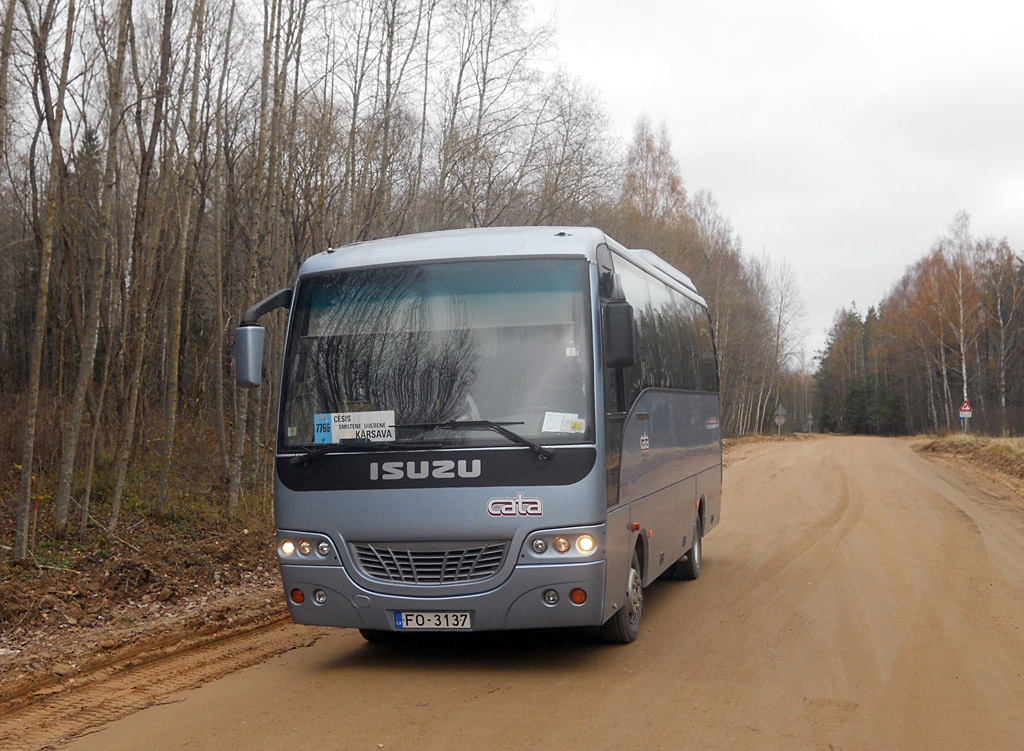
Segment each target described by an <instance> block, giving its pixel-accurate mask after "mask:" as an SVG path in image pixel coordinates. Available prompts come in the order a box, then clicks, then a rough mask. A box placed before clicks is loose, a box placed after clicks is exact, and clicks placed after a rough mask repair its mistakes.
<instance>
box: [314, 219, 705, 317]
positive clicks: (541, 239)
mask: <svg viewBox="0 0 1024 751" xmlns="http://www.w3.org/2000/svg"><path fill="white" fill-rule="evenodd" d="M602 243H608V245H609V246H610V247H612V248H614V249H616V250H619V251H623V250H625V251H626V252H627V254H628V256H629V257H630V260H632V261H633V262H634V263H636V264H637V265H638V266H640V267H642V268H644V269H645V270H646V271H647V272H648V273H651V274H653V275H654V276H656V277H661V278H662V279H665V278H666V277H667V278H668V279H669V280H671V281H672V282H673V283H674V284H676V285H681V286H683V287H684V288H685V292H687V293H688V295H689V296H690V297H694V298H696V300H697V302H699V303H700V304H701V305H704V306H705V307H706V306H707V303H706V302H705V301H704V299H703V298H701V297H700V296H699V294H698V293H697V288H696V287H695V286H694V284H693V282H692V281H691V280H690V278H689V277H688V276H686V274H684V273H682V272H681V271H679V270H678V269H676V268H675V267H674V266H672V265H671V264H669V263H668V261H665V260H664V259H663V258H661V257H659V256H657V255H656V254H655V253H653V252H652V251H650V250H634V251H631V250H627V249H626V248H623V246H622V245H620V244H619V243H617V242H615V241H614V240H612V239H611V238H609V237H607V236H606V235H605V234H604V232H602V231H601V230H599V229H597V228H595V227H557V226H556V227H486V228H473V229H455V230H442V231H438V232H422V233H418V234H412V235H398V236H396V237H388V238H382V239H380V240H369V241H365V242H359V243H353V244H352V245H345V246H342V247H340V248H328V249H327V250H325V251H323V252H322V253H318V254H316V255H315V256H312V257H310V258H308V259H307V260H306V261H305V263H303V264H302V267H301V268H300V269H299V276H304V275H307V274H319V273H323V272H327V271H341V270H345V269H354V268H366V267H373V266H392V265H395V264H403V263H414V262H417V261H427V260H430V261H436V260H446V261H453V260H472V259H480V258H501V257H514V258H524V257H526V258H528V257H533V256H536V257H538V258H541V257H545V256H547V257H551V256H562V257H572V256H578V257H580V258H585V259H587V260H589V261H594V260H596V255H597V246H598V245H601V244H602Z"/></svg>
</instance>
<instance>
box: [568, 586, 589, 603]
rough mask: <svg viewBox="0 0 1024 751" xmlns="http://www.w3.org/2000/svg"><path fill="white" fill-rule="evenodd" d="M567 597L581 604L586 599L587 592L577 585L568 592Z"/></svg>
mask: <svg viewBox="0 0 1024 751" xmlns="http://www.w3.org/2000/svg"><path fill="white" fill-rule="evenodd" d="M569 599H570V600H572V601H573V602H574V603H576V604H577V605H582V604H583V603H585V602H586V601H587V593H586V592H584V591H583V590H582V589H580V588H579V587H577V588H576V589H574V590H573V591H572V592H570V593H569Z"/></svg>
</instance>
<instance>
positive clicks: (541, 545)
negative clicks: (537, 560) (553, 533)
mask: <svg viewBox="0 0 1024 751" xmlns="http://www.w3.org/2000/svg"><path fill="white" fill-rule="evenodd" d="M547 549H548V543H547V540H545V539H543V538H542V537H538V538H537V539H536V540H534V541H533V552H534V553H543V552H544V551H545V550H547Z"/></svg>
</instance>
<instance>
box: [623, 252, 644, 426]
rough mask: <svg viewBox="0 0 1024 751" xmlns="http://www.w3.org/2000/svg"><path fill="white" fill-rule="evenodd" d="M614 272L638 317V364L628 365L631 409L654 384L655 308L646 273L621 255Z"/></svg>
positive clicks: (627, 404) (627, 385) (627, 400)
mask: <svg viewBox="0 0 1024 751" xmlns="http://www.w3.org/2000/svg"><path fill="white" fill-rule="evenodd" d="M615 272H616V273H617V274H618V275H619V279H620V281H621V282H622V291H623V293H625V295H626V302H628V303H629V304H630V305H632V306H633V317H634V320H635V321H636V335H637V336H636V338H637V341H636V365H634V366H633V367H632V368H628V369H627V370H628V372H627V374H626V411H627V412H629V408H630V407H631V406H633V402H635V401H636V398H637V396H639V395H640V392H641V391H643V390H644V388H646V387H647V386H652V385H654V384H653V383H652V382H651V381H652V380H653V378H652V373H651V365H652V359H653V358H652V355H653V352H652V346H653V345H654V341H653V338H652V331H653V326H654V310H653V308H652V306H651V292H650V289H649V288H648V287H647V274H645V273H644V272H643V271H641V270H640V269H639V268H637V267H636V266H634V265H633V264H632V263H629V262H628V261H623V260H621V259H616V263H615Z"/></svg>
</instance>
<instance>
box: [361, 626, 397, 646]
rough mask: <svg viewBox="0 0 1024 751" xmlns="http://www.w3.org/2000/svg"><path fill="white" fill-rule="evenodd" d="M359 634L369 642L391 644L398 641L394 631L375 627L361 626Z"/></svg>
mask: <svg viewBox="0 0 1024 751" xmlns="http://www.w3.org/2000/svg"><path fill="white" fill-rule="evenodd" d="M359 635H360V636H362V637H363V638H364V639H366V641H368V642H370V644H392V643H394V642H396V641H398V634H396V633H395V632H394V631H384V630H383V629H377V628H361V629H359Z"/></svg>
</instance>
